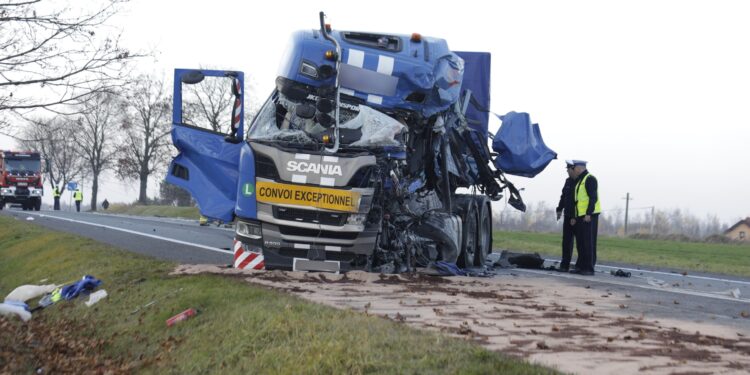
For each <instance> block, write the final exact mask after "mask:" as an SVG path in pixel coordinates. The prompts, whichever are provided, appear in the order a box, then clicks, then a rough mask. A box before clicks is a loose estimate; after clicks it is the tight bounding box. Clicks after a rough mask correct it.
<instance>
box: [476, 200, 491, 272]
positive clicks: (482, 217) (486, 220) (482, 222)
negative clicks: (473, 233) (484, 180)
mask: <svg viewBox="0 0 750 375" xmlns="http://www.w3.org/2000/svg"><path fill="white" fill-rule="evenodd" d="M477 210H478V218H479V224H478V226H477V227H478V230H477V252H476V256H475V258H474V265H475V266H477V267H482V266H484V263H485V260H486V259H487V256H488V255H489V254H490V253H491V252H492V206H491V205H490V201H489V199H487V197H484V196H482V197H479V198H478V199H477Z"/></svg>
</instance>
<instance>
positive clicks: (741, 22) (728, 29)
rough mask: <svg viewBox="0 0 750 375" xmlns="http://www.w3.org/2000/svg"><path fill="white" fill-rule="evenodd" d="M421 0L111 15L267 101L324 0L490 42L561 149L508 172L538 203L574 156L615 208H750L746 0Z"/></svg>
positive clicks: (456, 42) (361, 20) (115, 184)
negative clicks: (537, 166) (524, 173)
mask: <svg viewBox="0 0 750 375" xmlns="http://www.w3.org/2000/svg"><path fill="white" fill-rule="evenodd" d="M424 4H428V3H427V2H405V1H384V0H382V1H377V2H355V1H317V2H312V1H303V2H302V1H301V2H288V1H270V2H266V1H264V2H239V1H224V0H213V1H210V2H206V1H200V2H199V1H180V2H167V1H155V0H148V1H146V0H135V1H133V2H132V3H131V4H130V5H129V10H127V11H126V12H123V13H122V14H121V15H119V16H118V17H117V19H116V20H115V21H116V24H117V25H118V26H119V27H120V28H121V29H122V32H123V36H124V38H125V42H126V44H127V45H128V46H129V47H130V48H133V49H141V50H154V51H155V52H156V53H157V59H158V61H157V62H156V63H146V64H142V65H143V66H142V67H140V69H141V70H144V71H149V72H154V73H156V74H164V75H165V77H166V78H167V79H169V80H170V81H171V74H172V73H171V72H172V69H174V68H176V67H181V68H192V67H198V66H199V65H203V66H213V67H220V68H228V69H236V70H242V71H244V72H245V73H246V75H249V76H251V79H253V80H254V81H255V82H256V83H257V87H258V92H257V95H258V96H259V97H262V98H263V99H265V97H266V96H267V95H268V93H270V91H271V90H272V88H273V82H274V79H275V76H276V70H277V66H278V62H279V59H280V57H281V55H282V52H283V48H284V46H285V45H286V41H287V38H288V37H289V35H290V34H291V33H292V32H293V31H294V30H298V29H306V28H316V27H317V12H318V11H320V10H324V11H326V13H327V14H328V15H329V20H328V22H330V23H332V24H333V27H334V28H335V29H340V30H359V31H380V32H389V33H404V34H410V33H412V32H419V33H421V34H423V35H430V36H436V37H442V38H445V39H447V41H448V44H449V46H450V47H451V49H453V50H462V51H488V52H491V53H492V93H491V95H492V110H493V111H494V112H497V113H501V114H502V113H505V112H508V111H511V110H515V111H524V112H529V113H530V114H531V118H532V120H533V121H535V122H538V123H539V124H540V126H541V130H542V134H543V136H544V139H545V142H546V143H547V144H548V145H549V146H550V147H551V148H552V149H553V150H555V151H557V152H558V154H559V158H560V160H557V161H553V162H552V163H551V164H550V166H549V167H548V168H547V169H546V170H545V171H544V172H543V173H541V174H540V175H539V176H538V177H536V178H535V179H525V178H519V177H516V178H513V179H512V180H513V181H515V182H516V183H517V185H520V186H521V187H524V188H525V191H524V192H523V193H524V198H525V200H526V201H528V202H538V201H547V202H549V203H553V202H554V203H556V200H557V199H558V198H559V194H560V188H561V187H562V183H563V180H564V177H565V174H564V170H563V169H564V163H563V161H562V160H564V159H567V158H576V159H584V160H588V161H589V170H590V171H591V172H592V173H593V174H594V175H596V176H597V177H598V179H599V190H600V195H601V201H602V207H603V208H604V209H605V210H607V209H615V208H621V207H623V206H624V200H623V199H622V198H623V197H624V196H625V194H626V193H627V192H630V193H631V195H632V196H633V197H634V198H635V200H634V201H633V202H632V203H631V206H632V207H646V206H656V207H657V208H658V209H669V208H682V209H687V210H689V211H690V212H692V213H693V214H697V215H699V216H704V215H707V214H713V213H715V214H718V215H719V217H720V218H721V219H722V221H725V222H730V221H733V220H735V219H737V218H739V217H745V216H750V199H748V191H750V158H748V144H749V143H750V48H749V47H748V46H750V22H748V20H749V19H750V4H748V3H747V2H743V1H617V2H614V1H564V2H563V1H517V2H491V3H490V2H487V1H466V0H464V1H451V2H438V1H432V2H429V4H430V5H429V6H427V5H424ZM489 4H492V5H489ZM498 125H499V123H495V124H494V127H495V128H496V127H497V126H498ZM491 128H492V125H491ZM495 130H496V129H495ZM0 146H2V147H3V148H7V147H8V146H9V141H8V140H7V139H4V140H0ZM105 180H106V181H108V182H109V183H108V184H107V185H106V186H105V189H104V190H105V193H100V197H102V198H104V197H108V198H109V199H110V201H112V200H115V201H117V200H121V201H133V200H135V199H136V197H137V183H136V182H133V183H132V184H128V183H123V182H119V181H115V179H113V178H106V179H105ZM128 185H132V187H128ZM150 185H151V186H152V187H155V185H156V183H155V182H151V183H150ZM49 196H50V194H48V197H47V198H48V199H49Z"/></svg>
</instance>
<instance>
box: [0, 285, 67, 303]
mask: <svg viewBox="0 0 750 375" xmlns="http://www.w3.org/2000/svg"><path fill="white" fill-rule="evenodd" d="M56 287H57V286H55V285H54V284H49V285H21V286H19V287H18V288H16V289H13V291H12V292H10V294H8V295H7V296H6V297H5V300H6V301H21V302H26V301H28V300H30V299H32V298H36V297H39V296H41V295H44V294H47V293H51V292H52V291H53V290H55V288H56Z"/></svg>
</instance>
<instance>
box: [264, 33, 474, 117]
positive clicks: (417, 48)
mask: <svg viewBox="0 0 750 375" xmlns="http://www.w3.org/2000/svg"><path fill="white" fill-rule="evenodd" d="M331 35H332V36H333V37H334V38H335V39H336V40H337V41H338V42H339V44H340V46H341V54H342V56H341V63H342V64H341V68H340V72H339V81H340V86H341V93H342V94H343V95H349V96H353V97H356V98H358V99H360V100H362V101H364V102H366V103H367V104H368V105H371V106H373V107H381V108H384V109H395V108H401V109H407V110H413V111H419V112H422V114H423V115H426V116H430V115H432V114H435V113H438V112H440V111H442V110H445V109H446V108H448V106H450V105H451V104H453V103H455V102H456V101H457V100H458V99H459V97H460V95H461V90H462V89H464V90H465V89H471V90H472V92H475V91H481V92H484V93H486V95H485V96H486V98H484V99H485V100H482V103H481V104H482V105H483V106H484V108H489V53H480V54H482V55H486V56H485V57H486V58H485V59H476V58H474V57H475V56H473V55H472V59H471V60H472V62H474V61H480V62H481V63H482V64H486V66H484V67H483V68H482V69H479V70H475V69H472V70H474V73H475V74H473V75H472V77H473V78H472V81H476V82H471V83H469V82H464V80H463V78H464V69H465V62H464V59H463V58H461V56H459V54H458V53H454V52H452V51H451V50H450V49H449V48H448V43H447V42H446V41H445V39H440V38H433V37H426V36H422V37H421V38H420V39H419V40H413V39H412V38H411V36H407V35H398V34H379V33H378V34H376V33H361V32H349V31H337V30H333V31H332V32H331ZM334 50H335V47H334V45H333V43H331V42H330V41H328V40H326V39H324V38H323V35H322V34H321V33H320V31H319V30H303V31H297V32H295V33H294V34H292V37H291V40H290V42H289V45H288V46H287V50H286V53H285V55H284V57H283V58H282V61H281V64H280V67H279V73H278V75H279V76H281V77H284V78H287V79H291V80H294V81H297V82H300V83H303V84H306V85H310V86H313V87H320V86H332V85H334V80H335V77H334V75H330V76H328V77H321V76H318V77H312V76H310V75H309V74H308V73H309V72H310V69H309V68H310V66H314V67H315V68H316V69H320V68H321V67H323V66H325V65H328V66H329V67H331V68H332V67H335V61H332V60H329V59H326V57H325V53H326V51H334ZM472 54H476V53H472ZM470 68H471V67H470ZM477 72H479V73H481V74H480V76H477V74H476V73H477ZM477 84H478V85H479V86H482V87H470V86H473V85H477ZM482 117H483V118H486V115H485V116H482ZM483 122H486V120H485V121H483ZM484 128H485V129H486V124H485V126H484Z"/></svg>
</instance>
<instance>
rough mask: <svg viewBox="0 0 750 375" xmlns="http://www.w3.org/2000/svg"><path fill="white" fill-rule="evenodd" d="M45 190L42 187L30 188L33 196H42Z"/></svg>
mask: <svg viewBox="0 0 750 375" xmlns="http://www.w3.org/2000/svg"><path fill="white" fill-rule="evenodd" d="M43 191H44V190H42V189H30V190H29V194H30V195H32V196H35V197H41V196H42V192H43Z"/></svg>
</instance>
